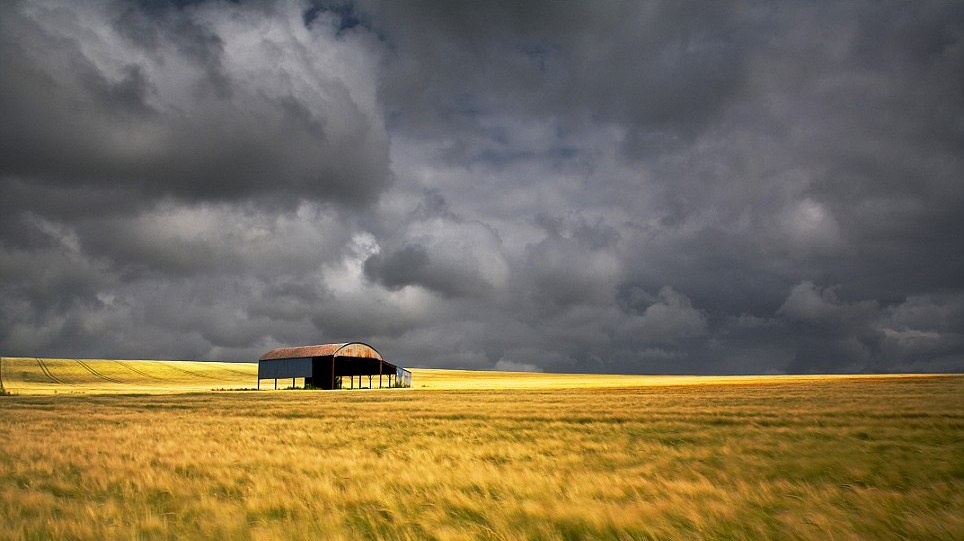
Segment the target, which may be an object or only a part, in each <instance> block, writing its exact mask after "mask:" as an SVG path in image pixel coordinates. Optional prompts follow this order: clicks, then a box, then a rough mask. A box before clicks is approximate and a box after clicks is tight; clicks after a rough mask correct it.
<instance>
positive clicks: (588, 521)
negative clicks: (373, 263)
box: [0, 357, 964, 540]
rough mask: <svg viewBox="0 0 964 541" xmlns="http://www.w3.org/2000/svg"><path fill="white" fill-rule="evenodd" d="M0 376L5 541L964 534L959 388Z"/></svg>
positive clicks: (242, 368) (13, 367)
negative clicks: (406, 384) (329, 383)
mask: <svg viewBox="0 0 964 541" xmlns="http://www.w3.org/2000/svg"><path fill="white" fill-rule="evenodd" d="M0 377H2V380H3V384H4V388H5V389H6V390H8V391H9V392H12V393H13V394H12V395H11V396H4V397H0V435H2V439H0V538H2V539H64V538H67V539H116V538H124V539H192V538H217V539H366V538H368V539H382V538H384V539H547V540H549V539H768V538H769V539H964V518H962V517H964V376H862V377H852V376H833V377H780V376H768V377H671V376H665V377H664V376H660V377H647V376H582V375H545V374H512V373H495V372H467V371H444V370H413V376H412V380H413V388H412V389H382V390H379V389H373V390H355V391H349V390H341V391H304V390H279V391H273V390H267V391H266V390H263V391H232V390H224V391H215V390H213V389H241V388H251V387H254V386H255V385H256V366H255V365H251V364H232V363H189V362H167V361H121V362H118V361H97V360H94V361H83V362H77V361H74V360H54V359H42V360H41V361H40V362H38V360H37V359H11V358H7V357H4V358H3V360H2V368H0ZM298 383H299V382H296V386H297V384H298ZM290 385H291V381H290V380H288V381H287V382H281V381H279V388H280V387H282V386H290ZM262 388H263V389H264V388H273V382H268V381H263V382H262Z"/></svg>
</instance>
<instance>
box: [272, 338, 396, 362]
mask: <svg viewBox="0 0 964 541" xmlns="http://www.w3.org/2000/svg"><path fill="white" fill-rule="evenodd" d="M306 357H355V358H361V359H378V360H379V361H384V360H385V359H382V355H381V354H380V353H378V351H376V350H375V348H373V347H371V346H369V345H368V344H363V343H362V342H343V343H340V344H320V345H317V346H299V347H293V348H276V349H272V350H271V351H269V352H267V353H265V354H264V355H262V356H261V358H260V359H259V360H261V361H268V360H272V359H303V358H306Z"/></svg>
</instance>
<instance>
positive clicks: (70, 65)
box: [0, 3, 389, 205]
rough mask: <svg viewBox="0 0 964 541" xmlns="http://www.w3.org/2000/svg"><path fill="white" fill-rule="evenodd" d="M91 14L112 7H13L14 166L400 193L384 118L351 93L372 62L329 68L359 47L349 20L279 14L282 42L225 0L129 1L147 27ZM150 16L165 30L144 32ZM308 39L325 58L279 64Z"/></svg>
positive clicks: (313, 193)
mask: <svg viewBox="0 0 964 541" xmlns="http://www.w3.org/2000/svg"><path fill="white" fill-rule="evenodd" d="M94 6H97V5H96V4H95V5H94ZM85 8H86V11H88V13H85V16H88V17H91V16H92V17H97V16H101V17H104V18H107V17H109V16H110V13H111V12H112V10H111V9H110V7H109V6H98V7H93V6H85V7H80V6H70V7H68V6H62V7H60V8H58V9H56V10H48V9H47V6H46V5H45V4H37V5H31V4H20V3H12V4H7V5H5V7H4V16H3V23H2V24H3V36H4V39H3V40H2V45H0V47H2V50H0V54H2V58H3V65H4V71H5V74H6V75H7V76H6V77H4V78H3V82H2V83H0V107H2V110H0V114H2V115H3V117H4V119H5V122H4V125H3V129H2V131H0V148H2V149H3V151H2V154H0V158H2V161H0V163H2V164H3V167H2V169H0V175H2V176H5V177H11V176H13V177H22V178H28V179H30V180H31V182H35V183H50V184H52V185H56V186H70V185H72V184H74V183H76V182H78V181H80V182H83V183H85V184H87V185H88V186H90V187H96V186H100V187H108V188H129V187H134V188H135V190H136V191H137V192H139V193H147V194H155V195H156V196H163V195H173V196H175V197H178V198H183V199H188V200H193V199H195V198H201V199H206V200H215V201H216V200H238V199H244V198H248V197H252V196H260V197H263V198H269V197H271V196H274V197H275V198H285V199H289V200H290V199H296V198H298V197H308V198H317V199H323V200H330V201H337V202H340V203H348V204H351V205H363V204H366V203H370V202H371V201H372V200H374V199H375V198H377V197H378V195H379V194H380V193H381V192H382V190H384V189H385V188H386V187H387V185H388V180H389V175H388V169H387V167H388V162H387V136H386V134H385V133H384V130H383V128H382V125H381V118H380V114H379V112H378V111H377V110H375V109H374V104H373V103H362V102H360V101H359V97H358V96H362V95H364V94H365V93H366V92H367V91H366V90H365V89H361V90H362V91H360V92H359V91H358V90H359V89H351V88H348V87H347V86H346V85H347V84H348V83H350V82H351V81H353V80H360V79H364V77H366V76H365V75H364V74H363V72H364V70H365V69H366V67H365V66H364V65H356V64H348V63H345V62H342V63H341V64H340V68H339V69H340V72H331V71H328V70H322V69H319V67H320V66H319V64H320V63H330V62H338V61H339V58H338V57H339V55H350V54H352V53H349V52H345V51H344V49H346V47H345V46H344V45H341V44H340V43H339V42H338V40H337V39H336V38H335V36H334V29H326V28H324V27H323V25H322V24H321V22H319V24H318V26H317V27H316V28H312V29H304V28H302V29H300V30H298V29H291V28H290V27H286V26H285V25H284V17H285V16H286V13H285V8H284V7H283V5H281V4H279V6H278V7H277V9H276V10H271V12H270V13H268V14H267V15H270V17H269V18H268V19H266V20H268V21H274V24H273V28H270V29H269V30H270V31H273V32H274V34H273V35H272V36H271V37H270V38H268V37H267V35H259V33H260V32H264V30H263V29H261V28H259V25H263V23H264V19H262V18H261V17H262V16H263V15H265V13H261V12H255V13H249V12H246V9H245V8H243V7H240V6H235V7H225V8H224V9H226V10H233V11H235V13H234V14H233V15H234V19H233V20H231V21H230V22H228V21H227V20H224V19H220V18H219V13H217V10H216V9H214V8H213V6H198V7H197V8H196V9H192V10H179V11H175V10H174V9H173V8H171V9H169V10H161V9H154V10H151V12H150V13H143V12H141V11H139V9H138V8H136V7H134V6H131V5H127V6H126V7H125V9H124V13H125V15H124V16H123V17H124V20H128V19H131V18H137V19H138V22H137V24H135V25H133V26H130V25H128V24H124V23H121V22H118V23H117V24H113V25H105V26H103V27H100V28H98V29H97V30H96V31H95V32H91V31H88V29H85V28H84V27H83V22H82V21H81V20H80V18H79V17H78V16H77V15H76V14H75V12H74V10H77V11H80V10H84V9H85ZM289 9H290V8H289ZM172 13H174V14H172ZM172 20H173V22H171V21H172ZM105 22H106V21H105ZM148 24H150V25H152V28H153V29H154V32H152V33H147V34H145V35H146V36H147V37H146V38H144V39H140V38H139V39H138V40H136V41H132V40H131V39H129V34H131V33H132V32H133V30H131V29H132V28H134V27H139V26H143V25H148ZM218 31H220V32H223V33H225V35H223V36H221V35H218V34H217V32H218ZM238 39H253V40H255V42H254V43H255V45H254V46H253V47H246V46H244V45H243V44H242V43H235V42H234V40H238ZM343 39H344V38H343ZM306 46H312V47H316V48H318V49H319V51H318V56H317V57H312V56H307V55H303V56H301V57H291V61H289V62H285V63H277V62H274V60H273V59H272V58H273V56H275V55H276V52H274V49H275V48H277V47H290V48H303V47H306ZM355 72H358V73H360V74H361V75H358V74H356V73H355ZM205 88H214V89H215V91H214V92H207V91H205ZM353 91H354V92H353ZM368 93H370V92H368Z"/></svg>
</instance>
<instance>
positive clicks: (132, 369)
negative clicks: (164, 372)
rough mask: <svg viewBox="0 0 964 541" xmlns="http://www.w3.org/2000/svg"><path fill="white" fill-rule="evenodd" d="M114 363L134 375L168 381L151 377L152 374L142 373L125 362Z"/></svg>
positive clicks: (163, 379)
mask: <svg viewBox="0 0 964 541" xmlns="http://www.w3.org/2000/svg"><path fill="white" fill-rule="evenodd" d="M114 362H115V363H117V364H119V365H120V366H123V367H124V368H126V369H128V370H130V371H131V372H133V373H135V374H138V375H141V376H144V377H145V378H150V379H155V380H158V381H168V380H167V379H165V378H160V377H157V376H155V375H153V374H149V373H147V372H144V371H143V370H141V369H140V368H134V367H133V366H131V365H130V364H128V363H127V362H125V361H114Z"/></svg>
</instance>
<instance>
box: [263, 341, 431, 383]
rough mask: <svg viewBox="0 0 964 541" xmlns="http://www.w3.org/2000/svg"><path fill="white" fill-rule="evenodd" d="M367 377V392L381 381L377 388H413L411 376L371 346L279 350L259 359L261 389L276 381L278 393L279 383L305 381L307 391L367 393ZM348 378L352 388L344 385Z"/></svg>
mask: <svg viewBox="0 0 964 541" xmlns="http://www.w3.org/2000/svg"><path fill="white" fill-rule="evenodd" d="M366 376H367V377H368V382H367V383H368V385H367V388H369V389H371V388H373V387H374V381H375V377H376V376H377V377H378V387H379V388H381V387H382V386H383V385H384V386H386V387H411V386H412V373H411V372H409V371H408V370H406V369H404V368H402V367H400V366H396V365H394V364H392V363H390V362H388V361H386V360H385V359H383V358H382V355H381V354H380V353H378V351H376V350H375V348H373V347H371V346H369V345H368V344H363V343H361V342H344V343H339V344H321V345H317V346H299V347H288V348H277V349H272V350H271V351H269V352H267V353H265V354H264V355H262V356H261V358H260V359H258V388H259V389H260V388H261V380H263V379H273V380H274V387H275V389H277V388H278V380H279V379H282V380H284V379H288V378H291V386H292V387H294V386H295V380H296V379H299V378H304V383H305V387H306V388H307V387H314V388H316V389H344V388H351V389H354V388H356V383H355V379H356V377H357V379H358V382H357V388H359V389H364V388H366V387H365V385H364V384H365V381H364V378H365V377H366ZM345 377H348V378H349V384H348V385H345Z"/></svg>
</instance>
